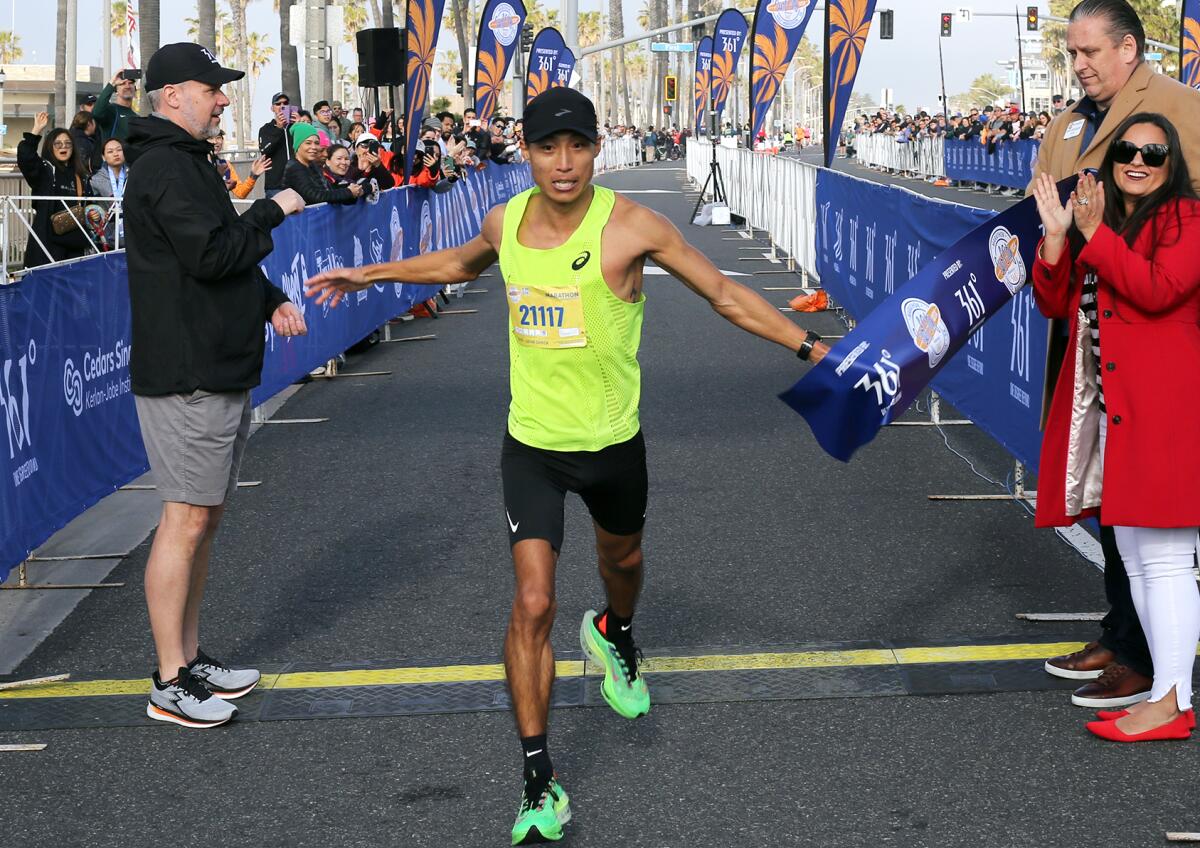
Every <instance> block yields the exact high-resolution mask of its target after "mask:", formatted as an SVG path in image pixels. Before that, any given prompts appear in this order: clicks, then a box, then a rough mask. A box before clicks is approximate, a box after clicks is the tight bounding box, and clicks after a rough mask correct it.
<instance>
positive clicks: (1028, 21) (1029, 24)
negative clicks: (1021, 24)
mask: <svg viewBox="0 0 1200 848" xmlns="http://www.w3.org/2000/svg"><path fill="white" fill-rule="evenodd" d="M1025 29H1027V30H1028V31H1029V32H1037V31H1038V7H1037V6H1026V7H1025Z"/></svg>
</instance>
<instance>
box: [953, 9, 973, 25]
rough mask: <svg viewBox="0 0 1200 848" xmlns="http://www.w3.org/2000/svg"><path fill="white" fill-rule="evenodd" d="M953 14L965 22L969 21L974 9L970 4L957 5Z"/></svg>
mask: <svg viewBox="0 0 1200 848" xmlns="http://www.w3.org/2000/svg"><path fill="white" fill-rule="evenodd" d="M954 14H956V15H957V16H958V19H959V20H960V21H962V22H963V23H964V24H965V23H970V21H971V17H972V16H973V15H974V14H975V10H974V9H972V8H971V7H970V6H959V7H958V8H957V9H956V10H955V11H954Z"/></svg>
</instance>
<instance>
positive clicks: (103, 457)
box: [0, 165, 531, 581]
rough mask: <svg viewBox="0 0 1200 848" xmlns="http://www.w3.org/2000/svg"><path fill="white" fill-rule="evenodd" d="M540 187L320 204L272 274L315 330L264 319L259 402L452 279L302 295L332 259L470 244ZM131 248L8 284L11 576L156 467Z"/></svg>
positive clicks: (6, 559) (5, 491) (2, 315)
mask: <svg viewBox="0 0 1200 848" xmlns="http://www.w3.org/2000/svg"><path fill="white" fill-rule="evenodd" d="M530 185H531V181H530V176H529V168H528V166H524V165H514V166H500V165H489V166H488V167H487V168H486V169H484V170H483V171H472V172H470V173H468V174H467V175H466V176H465V177H464V178H463V179H461V180H459V181H458V183H457V184H456V185H455V186H454V188H453V190H451V191H448V192H445V193H442V194H437V193H434V192H431V191H429V190H427V189H416V188H403V189H396V190H392V191H386V192H383V193H382V194H381V195H380V197H379V201H378V202H377V203H375V204H367V203H358V204H355V205H354V206H319V207H314V208H312V209H308V210H306V211H305V212H304V213H303V214H301V215H298V216H293V217H291V218H289V219H287V220H286V221H285V222H284V223H283V225H282V226H280V227H278V228H277V229H276V230H275V231H274V233H273V236H274V242H275V250H274V251H273V252H272V253H271V254H270V255H269V256H268V257H267V258H266V259H265V260H264V262H263V263H262V267H263V270H264V271H266V274H267V276H268V277H269V278H270V279H271V280H272V282H274V283H275V284H276V285H278V286H280V287H281V288H282V289H283V290H284V291H285V292H287V295H288V297H289V298H290V299H291V300H292V302H293V303H295V304H296V305H297V306H298V307H299V308H300V309H301V311H302V312H303V313H304V319H305V322H306V323H307V324H308V335H306V336H298V337H293V338H283V337H277V336H276V335H275V333H274V330H273V329H272V328H271V326H270V325H269V324H267V325H266V326H265V330H264V332H265V333H266V340H267V353H266V360H265V362H264V365H263V374H262V384H261V385H260V386H259V387H258V388H257V389H255V391H254V401H255V403H256V404H259V403H262V402H263V401H264V400H266V399H268V398H270V397H271V396H272V395H274V394H277V393H278V392H279V391H281V390H283V389H284V388H286V387H287V386H289V385H291V384H292V383H293V382H295V381H296V380H297V379H299V378H300V377H302V376H303V375H304V374H306V373H308V372H309V371H311V370H312V369H313V368H315V367H317V366H318V365H321V364H322V363H324V362H325V361H326V360H328V359H329V358H331V357H333V356H336V355H337V354H338V353H340V352H342V351H343V350H345V349H346V348H347V347H349V346H350V345H352V344H354V343H355V342H356V341H358V340H359V339H362V338H364V337H365V336H367V335H368V334H369V333H370V332H371V331H372V330H374V329H375V328H377V327H379V326H380V325H382V324H383V323H384V322H385V321H387V320H388V319H390V318H394V317H395V316H397V315H399V314H402V313H404V312H406V311H407V310H408V309H409V308H411V307H412V305H413V304H414V303H417V302H420V301H423V300H426V299H428V298H430V297H433V296H434V295H435V294H436V293H437V291H438V289H439V288H440V287H439V286H425V285H422V286H416V285H412V284H405V283H404V282H403V281H396V282H395V283H387V284H382V285H375V286H373V287H371V288H370V289H367V290H366V291H363V292H358V293H357V294H355V295H352V296H351V297H349V298H347V299H346V300H345V301H343V303H342V305H341V306H339V307H338V308H337V309H333V310H331V309H329V308H328V307H320V306H315V305H314V304H313V302H312V301H310V300H307V299H305V298H304V296H303V285H304V281H305V280H306V279H307V278H308V277H310V276H312V275H314V274H317V273H318V272H320V271H323V270H326V269H328V268H333V267H338V266H342V265H350V264H368V263H372V262H385V261H390V260H392V259H400V258H404V257H410V256H416V255H418V254H421V253H426V252H428V251H431V250H441V249H443V248H446V247H453V246H455V245H458V244H462V243H463V242H465V241H467V240H468V239H471V238H473V237H474V236H475V235H476V234H478V232H479V229H480V226H481V225H482V222H483V216H484V215H485V214H486V213H487V211H488V210H489V209H491V208H492V207H493V206H495V205H496V204H497V203H503V202H505V201H507V200H508V199H509V198H511V197H512V196H513V195H514V194H516V193H518V192H520V191H523V190H524V189H526V188H528V187H529V186H530ZM130 342H131V339H130V315H129V289H128V283H127V280H126V265H125V254H124V253H123V252H122V253H110V254H106V255H103V256H98V257H95V258H92V259H87V260H83V261H80V262H73V263H71V264H69V265H61V266H57V267H47V268H39V269H37V270H35V271H33V272H31V273H30V274H28V275H27V276H26V277H24V278H23V279H22V280H21V281H20V282H18V283H15V284H13V285H10V286H0V414H2V415H3V418H4V429H5V433H6V434H5V436H3V437H0V471H2V472H3V476H2V477H0V581H3V580H4V579H5V578H6V577H7V575H8V572H9V570H10V569H11V568H12V566H14V565H16V564H17V563H19V562H20V561H21V560H23V559H25V558H26V556H27V555H28V554H29V552H30V551H31V550H33V549H35V548H37V547H38V546H39V545H41V544H42V543H43V542H45V541H46V540H47V539H48V538H50V536H52V535H53V534H54V533H55V532H56V531H58V530H59V529H60V528H62V527H63V526H65V525H66V524H67V523H68V522H69V521H71V519H73V518H75V517H76V516H78V515H79V514H81V513H82V512H84V511H85V510H86V509H87V508H88V507H90V506H92V505H93V504H95V503H96V502H97V501H99V500H100V499H101V498H103V497H104V496H106V495H108V494H110V493H112V492H113V491H115V490H116V489H118V488H119V487H121V486H123V485H124V484H126V483H128V482H129V481H130V480H133V479H134V478H136V477H137V476H139V475H140V474H142V473H143V472H144V471H146V468H147V464H146V453H145V448H144V447H143V445H142V438H141V433H140V431H139V429H138V422H137V412H136V410H135V408H134V404H133V395H132V394H130V378H129V352H130Z"/></svg>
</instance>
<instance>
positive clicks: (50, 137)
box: [42, 127, 91, 183]
mask: <svg viewBox="0 0 1200 848" xmlns="http://www.w3.org/2000/svg"><path fill="white" fill-rule="evenodd" d="M60 135H65V136H66V137H67V141H69V142H71V158H70V159H68V160H67V165H66V167H69V168H73V169H74V171H75V173H76V174H78V175H79V179H81V180H83V181H84V182H85V183H86V182H87V179H88V177H89V176H91V174H89V173H88V169H87V166H86V165H85V164H84V162H83V157H82V156H81V155H80V152H79V145H78V144H76V143H75V139H74V138H72V137H71V131H70V130H68V129H65V128H63V127H55V128H54V129H52V130H50V132H48V133H47V134H46V140H45V141H43V142H42V158H43V159H45V160H46V161H47V162H49V163H50V164H51V165H53V166H54V167H55V168H61V167H63V165H62V164H61V163H60V162H59V161H58V159H56V158H55V157H54V140H55V139H57V138H58V137H59V136H60Z"/></svg>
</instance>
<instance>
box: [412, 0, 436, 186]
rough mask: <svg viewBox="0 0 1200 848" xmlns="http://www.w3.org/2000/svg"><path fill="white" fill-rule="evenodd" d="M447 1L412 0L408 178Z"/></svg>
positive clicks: (419, 131) (423, 114)
mask: <svg viewBox="0 0 1200 848" xmlns="http://www.w3.org/2000/svg"><path fill="white" fill-rule="evenodd" d="M445 6H446V2H445V0H408V12H407V26H408V84H407V85H406V86H404V115H405V122H406V129H407V130H408V132H407V133H406V134H405V139H406V143H405V151H404V178H405V180H407V179H408V176H409V175H410V174H411V173H412V162H413V153H414V152H415V151H416V149H417V140H418V139H419V138H420V137H421V119H422V118H424V117H425V102H426V101H427V100H428V99H429V75H430V73H431V72H432V71H433V57H434V54H436V53H437V39H438V31H439V30H441V28H442V10H443V9H444V8H445Z"/></svg>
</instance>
